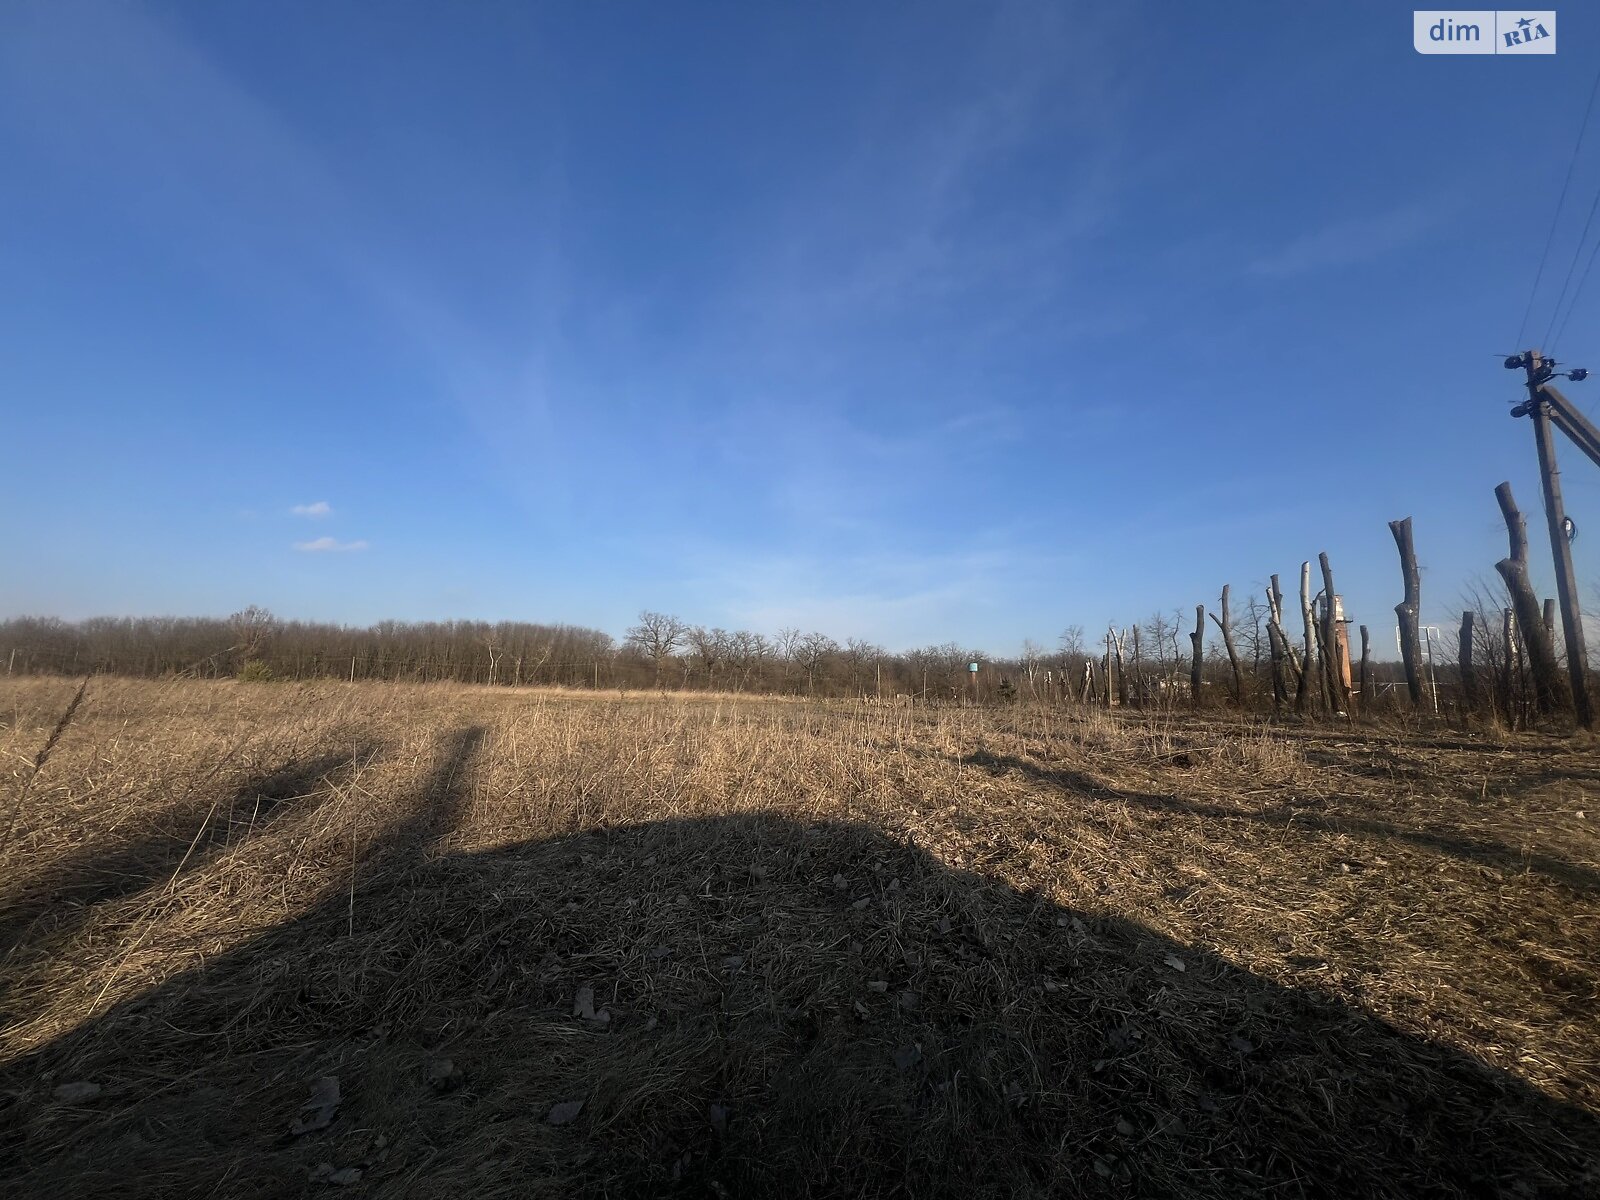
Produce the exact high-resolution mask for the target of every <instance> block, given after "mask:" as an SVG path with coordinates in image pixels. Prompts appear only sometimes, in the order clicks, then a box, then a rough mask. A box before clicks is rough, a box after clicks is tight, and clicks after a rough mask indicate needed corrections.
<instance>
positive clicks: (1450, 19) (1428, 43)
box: [1411, 8, 1556, 54]
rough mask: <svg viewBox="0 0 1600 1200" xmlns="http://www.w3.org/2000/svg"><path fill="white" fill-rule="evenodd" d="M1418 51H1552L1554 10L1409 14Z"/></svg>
mask: <svg viewBox="0 0 1600 1200" xmlns="http://www.w3.org/2000/svg"><path fill="white" fill-rule="evenodd" d="M1411 19H1412V26H1411V44H1412V45H1413V46H1415V47H1416V48H1417V53H1418V54H1554V53H1555V52H1556V13H1555V9H1553V8H1547V9H1500V10H1495V9H1491V8H1455V9H1427V10H1420V9H1419V10H1416V11H1414V12H1413V13H1412V14H1411Z"/></svg>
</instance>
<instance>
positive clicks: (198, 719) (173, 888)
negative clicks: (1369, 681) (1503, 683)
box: [0, 680, 1600, 1197]
mask: <svg viewBox="0 0 1600 1200" xmlns="http://www.w3.org/2000/svg"><path fill="white" fill-rule="evenodd" d="M73 686H74V685H72V684H68V683H65V682H62V681H22V682H9V683H7V684H5V685H4V687H3V689H0V714H3V715H4V717H5V721H6V724H5V728H4V729H3V731H0V748H3V749H4V750H5V751H6V752H7V760H8V762H12V763H14V764H15V776H14V778H13V779H12V780H11V781H10V788H11V790H10V791H8V792H7V793H6V794H5V795H4V796H3V797H0V800H7V801H8V800H10V799H11V798H12V797H14V796H18V795H20V793H21V788H22V787H23V785H24V783H25V782H26V785H27V788H28V792H27V795H26V797H25V798H24V803H22V804H21V805H20V806H19V812H18V815H17V821H16V828H15V831H14V833H13V835H12V837H11V841H10V844H9V846H8V847H7V848H6V850H5V852H4V858H3V861H0V1178H3V1179H6V1180H8V1181H9V1191H8V1193H7V1194H9V1195H17V1196H91V1195H92V1196H115V1195H145V1196H187V1195H224V1196H230V1197H232V1196H283V1195H302V1194H326V1193H327V1192H328V1191H329V1190H330V1189H347V1190H349V1191H350V1192H351V1193H352V1194H355V1193H362V1194H369V1195H375V1196H446V1195H448V1196H467V1195H470V1196H474V1197H477V1196H530V1195H532V1196H542V1195H550V1196H572V1195H607V1196H649V1195H658V1194H663V1193H671V1192H675V1191H676V1192H681V1193H682V1194H685V1195H721V1196H756V1195H816V1196H824V1195H826V1196H940V1195H948V1196H1027V1195H1040V1196H1042V1195H1068V1196H1070V1195H1125V1196H1234V1195H1240V1194H1254V1193H1261V1194H1266V1193H1269V1192H1270V1194H1272V1195H1327V1196H1352V1195H1394V1194H1400V1195H1493V1194H1504V1195H1513V1196H1516V1195H1527V1196H1540V1195H1580V1194H1594V1193H1595V1192H1596V1190H1597V1189H1600V1174H1597V1172H1600V1166H1597V1163H1596V1150H1597V1147H1600V1017H1597V1015H1596V1014H1597V1007H1596V1000H1597V964H1596V947H1597V946H1600V862H1597V859H1600V838H1597V837H1596V834H1595V832H1594V830H1595V823H1596V820H1597V819H1600V813H1597V812H1596V811H1595V807H1596V797H1597V795H1600V759H1597V756H1596V755H1595V753H1594V752H1593V751H1591V750H1587V749H1583V748H1575V747H1573V746H1571V745H1568V744H1565V743H1562V742H1558V741H1555V740H1545V739H1537V738H1532V737H1528V738H1523V739H1519V740H1515V741H1490V740H1483V739H1478V738H1468V737H1464V736H1462V735H1457V734H1444V733H1431V734H1422V733H1411V734H1408V735H1404V736H1400V735H1394V734H1387V733H1384V732H1383V731H1379V730H1360V729H1355V730H1352V729H1349V728H1345V729H1340V730H1322V731H1319V730H1315V729H1303V730H1273V729H1264V728H1260V727H1253V728H1252V727H1244V726H1241V725H1236V724H1229V723H1227V722H1225V721H1221V720H1212V721H1202V720H1198V719H1190V718H1183V717H1151V718H1145V719H1141V718H1137V717H1129V718H1126V719H1124V718H1117V719H1112V718H1110V717H1107V716H1106V715H1104V714H1099V713H1092V714H1087V715H1085V714H1082V713H1078V712H1073V711H1052V710H1046V709H1028V708H1016V709H1007V710H989V711H979V710H971V709H967V710H959V709H958V710H947V711H936V712H931V713H930V712H924V711H921V710H917V711H908V710H903V709H877V708H865V707H850V706H846V705H837V706H823V705H810V704H800V703H770V702H764V701H760V700H754V699H733V698H718V697H706V698H695V699H681V700H675V701H663V700H661V699H658V698H655V697H649V696H644V697H628V698H619V697H615V696H611V697H605V696H594V695H557V694H552V693H540V692H531V691H529V692H506V691H488V690H475V689H461V688H444V687H440V688H431V687H421V688H417V687H402V686H395V685H391V686H384V685H358V686H349V685H334V684H322V685H314V686H297V685H295V686H291V685H256V686H250V685H236V684H228V683H219V684H197V683H192V682H188V683H169V684H156V683H145V682H132V681H111V680H96V681H94V683H93V684H92V685H91V686H90V689H89V692H88V695H87V698H86V699H85V700H84V702H83V704H82V705H81V707H80V709H79V711H78V712H77V713H76V714H75V719H74V720H73V722H72V723H71V725H70V727H67V728H66V729H65V730H64V732H62V733H61V735H60V736H59V737H58V739H57V742H56V744H55V746H54V747H53V750H52V754H51V757H50V759H49V761H48V762H47V763H46V764H45V765H44V766H43V768H41V769H40V770H39V771H38V773H37V776H36V777H31V776H30V769H31V768H30V765H29V764H31V763H33V762H34V760H35V757H36V754H37V751H38V749H39V747H40V746H41V745H42V744H43V743H44V741H45V740H46V738H48V737H49V736H50V733H51V730H52V729H53V728H55V727H56V725H57V723H58V722H59V720H60V717H61V714H62V712H63V710H64V708H65V706H66V704H67V701H68V699H69V698H70V696H71V694H72V688H73ZM30 778H31V782H27V780H29V779H30ZM0 811H3V810H0ZM96 1089H98V1090H96Z"/></svg>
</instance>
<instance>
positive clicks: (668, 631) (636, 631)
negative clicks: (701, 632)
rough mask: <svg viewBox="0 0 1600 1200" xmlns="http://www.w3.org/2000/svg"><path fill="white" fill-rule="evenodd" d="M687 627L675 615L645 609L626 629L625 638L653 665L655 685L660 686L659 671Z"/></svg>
mask: <svg viewBox="0 0 1600 1200" xmlns="http://www.w3.org/2000/svg"><path fill="white" fill-rule="evenodd" d="M688 632H689V627H688V626H687V625H685V624H684V623H683V622H682V621H680V620H679V619H678V618H677V617H670V616H667V615H666V614H665V613H658V612H650V611H648V610H647V611H645V612H642V613H640V614H639V623H638V624H637V625H635V626H633V628H631V629H629V630H628V635H627V637H626V639H625V641H626V642H627V644H628V645H630V646H634V647H636V648H637V649H638V650H639V651H640V652H641V653H643V654H644V656H645V657H646V658H648V659H649V660H650V661H651V663H652V664H654V666H655V671H656V687H658V688H660V687H662V686H663V685H662V682H661V671H662V669H663V668H664V667H665V666H666V665H667V660H668V659H669V658H671V657H672V654H673V651H675V650H677V648H678V647H679V646H681V645H682V644H683V639H684V635H685V634H687V633H688Z"/></svg>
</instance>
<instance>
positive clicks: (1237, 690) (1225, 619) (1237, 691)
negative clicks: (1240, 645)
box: [1196, 583, 1244, 707]
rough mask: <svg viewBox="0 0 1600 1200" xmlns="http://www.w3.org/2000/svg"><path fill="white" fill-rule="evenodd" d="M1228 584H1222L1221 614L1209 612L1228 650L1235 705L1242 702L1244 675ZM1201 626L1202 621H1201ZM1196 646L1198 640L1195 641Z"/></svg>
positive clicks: (1224, 646)
mask: <svg viewBox="0 0 1600 1200" xmlns="http://www.w3.org/2000/svg"><path fill="white" fill-rule="evenodd" d="M1229 586H1230V585H1228V584H1226V583H1225V584H1223V585H1222V615H1221V616H1218V615H1217V614H1216V613H1212V614H1211V619H1212V620H1213V621H1215V622H1216V623H1217V628H1218V629H1220V630H1221V631H1222V647H1223V649H1225V650H1226V651H1227V652H1228V666H1229V668H1230V669H1231V670H1232V672H1233V702H1234V704H1235V705H1239V706H1241V707H1242V706H1243V704H1244V677H1243V675H1241V674H1240V672H1239V652H1238V650H1236V649H1235V648H1234V645H1233V614H1232V612H1231V611H1230V610H1229V605H1228V591H1229ZM1202 626H1203V622H1202ZM1196 647H1197V648H1198V642H1197V643H1196Z"/></svg>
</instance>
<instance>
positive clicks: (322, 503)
mask: <svg viewBox="0 0 1600 1200" xmlns="http://www.w3.org/2000/svg"><path fill="white" fill-rule="evenodd" d="M289 511H290V512H292V513H293V514H294V515H295V516H297V517H313V518H315V517H325V516H327V515H328V514H329V513H331V512H332V511H333V506H332V505H331V504H329V503H328V502H327V501H326V500H317V501H315V502H313V503H311V504H296V505H295V506H294V507H293V508H291V509H290V510H289Z"/></svg>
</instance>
